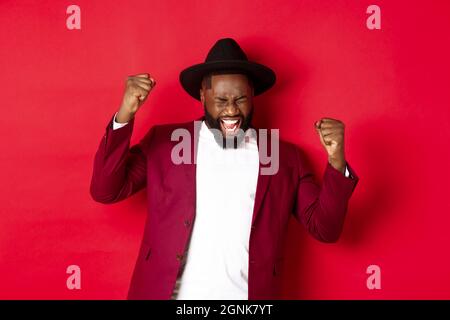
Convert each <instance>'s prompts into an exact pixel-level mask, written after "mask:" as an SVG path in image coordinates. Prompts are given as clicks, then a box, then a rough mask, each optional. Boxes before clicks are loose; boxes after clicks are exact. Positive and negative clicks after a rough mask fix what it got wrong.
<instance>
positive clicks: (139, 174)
mask: <svg viewBox="0 0 450 320" xmlns="http://www.w3.org/2000/svg"><path fill="white" fill-rule="evenodd" d="M113 119H114V118H112V119H111V121H110V122H109V123H108V125H107V127H106V132H105V134H104V135H103V137H102V139H101V141H100V145H99V147H98V149H97V152H96V154H95V157H94V168H93V172H92V178H91V185H90V194H91V196H92V198H93V199H94V200H95V201H97V202H100V203H115V202H118V201H121V200H123V199H125V198H127V197H129V196H131V195H132V194H134V193H136V192H137V191H139V190H141V189H142V188H144V187H145V186H146V183H147V181H146V180H147V161H146V152H145V151H146V148H147V147H148V145H149V144H150V143H151V139H152V137H153V132H154V127H153V128H152V129H150V130H149V132H148V133H147V134H146V135H145V137H144V138H142V139H141V140H140V142H139V143H138V144H136V145H134V146H132V147H131V148H130V140H131V135H132V132H133V127H134V119H132V120H130V122H129V123H128V124H127V125H126V126H123V127H121V128H118V129H115V130H113Z"/></svg>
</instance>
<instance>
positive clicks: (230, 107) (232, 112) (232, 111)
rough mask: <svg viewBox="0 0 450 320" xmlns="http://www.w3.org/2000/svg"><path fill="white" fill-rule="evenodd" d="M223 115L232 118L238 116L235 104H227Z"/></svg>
mask: <svg viewBox="0 0 450 320" xmlns="http://www.w3.org/2000/svg"><path fill="white" fill-rule="evenodd" d="M224 114H225V115H227V116H229V117H233V116H237V115H238V114H239V109H238V107H237V104H236V102H231V103H227V106H226V107H225V110H224Z"/></svg>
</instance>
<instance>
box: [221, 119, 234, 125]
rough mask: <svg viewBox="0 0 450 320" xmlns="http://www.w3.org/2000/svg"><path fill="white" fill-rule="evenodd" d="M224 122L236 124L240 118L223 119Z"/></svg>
mask: <svg viewBox="0 0 450 320" xmlns="http://www.w3.org/2000/svg"><path fill="white" fill-rule="evenodd" d="M222 121H223V122H225V124H227V125H232V124H236V123H237V122H238V120H225V119H224V120H222Z"/></svg>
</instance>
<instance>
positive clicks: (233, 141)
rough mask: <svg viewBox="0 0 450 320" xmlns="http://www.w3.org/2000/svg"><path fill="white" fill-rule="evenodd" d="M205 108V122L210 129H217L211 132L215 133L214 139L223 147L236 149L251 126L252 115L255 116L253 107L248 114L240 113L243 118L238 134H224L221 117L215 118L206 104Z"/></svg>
mask: <svg viewBox="0 0 450 320" xmlns="http://www.w3.org/2000/svg"><path fill="white" fill-rule="evenodd" d="M204 110H205V122H206V124H207V125H208V127H209V128H210V129H216V130H211V132H212V133H213V135H214V139H215V140H216V142H217V144H218V145H219V146H220V147H222V148H224V149H225V148H234V149H236V148H237V147H238V146H239V145H240V144H241V142H242V140H244V137H245V132H246V131H247V130H248V129H249V128H250V125H251V122H252V117H253V108H252V109H251V111H250V113H249V114H248V116H246V117H245V116H243V115H240V116H239V117H240V118H241V120H240V123H241V126H240V128H239V129H238V132H237V134H235V135H233V136H226V135H225V136H224V134H223V133H222V128H221V126H220V117H218V118H217V119H216V118H214V117H213V116H212V115H211V114H210V113H209V112H208V111H207V110H206V107H205V106H204Z"/></svg>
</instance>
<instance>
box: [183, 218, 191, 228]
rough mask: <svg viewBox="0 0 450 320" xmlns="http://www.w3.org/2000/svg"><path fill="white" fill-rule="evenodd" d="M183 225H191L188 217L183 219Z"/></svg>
mask: <svg viewBox="0 0 450 320" xmlns="http://www.w3.org/2000/svg"><path fill="white" fill-rule="evenodd" d="M184 225H185V226H186V227H189V226H190V225H191V221H190V220H188V219H186V220H184Z"/></svg>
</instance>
